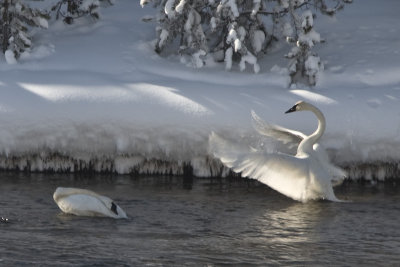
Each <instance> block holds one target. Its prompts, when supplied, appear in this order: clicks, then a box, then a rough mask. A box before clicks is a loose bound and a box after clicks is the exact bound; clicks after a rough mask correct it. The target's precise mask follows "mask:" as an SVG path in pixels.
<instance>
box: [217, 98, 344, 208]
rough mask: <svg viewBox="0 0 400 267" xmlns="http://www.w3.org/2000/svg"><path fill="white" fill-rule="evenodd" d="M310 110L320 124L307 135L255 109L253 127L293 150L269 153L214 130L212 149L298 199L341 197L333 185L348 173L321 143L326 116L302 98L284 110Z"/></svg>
mask: <svg viewBox="0 0 400 267" xmlns="http://www.w3.org/2000/svg"><path fill="white" fill-rule="evenodd" d="M305 110H308V111H311V112H313V113H314V114H315V115H316V116H317V118H318V128H317V130H316V131H315V132H314V133H312V134H311V135H309V136H307V135H305V134H303V133H301V132H298V131H294V130H290V129H286V128H283V127H280V126H276V125H271V124H268V123H266V122H264V121H262V120H261V119H260V118H259V117H258V116H257V114H255V112H254V111H252V118H253V125H254V128H255V129H256V130H257V131H258V132H259V133H261V134H263V135H266V136H269V137H273V138H275V139H277V140H279V141H281V142H283V143H284V144H285V145H286V147H287V149H288V150H289V151H290V150H293V148H294V147H295V146H297V151H296V153H293V154H294V155H292V154H290V153H279V152H276V153H267V152H265V151H260V150H256V149H253V148H250V147H248V146H246V147H244V146H241V145H240V144H233V143H232V142H230V141H228V140H225V139H223V138H221V137H219V136H218V135H217V134H215V133H212V134H211V135H210V138H209V142H210V149H211V152H212V153H213V154H214V156H215V157H217V158H219V159H220V160H221V162H222V163H223V164H224V165H225V166H227V167H229V168H231V169H232V170H233V171H235V172H237V173H240V172H241V173H242V175H243V176H244V177H250V178H254V179H257V180H258V181H260V182H262V183H264V184H266V185H268V186H270V187H271V188H273V189H274V190H276V191H278V192H280V193H282V194H284V195H286V196H288V197H291V198H293V199H295V200H298V201H302V202H306V201H307V200H313V199H326V200H331V201H338V199H337V198H336V196H335V194H334V192H333V188H332V187H333V186H334V185H336V184H339V183H341V181H342V180H343V179H344V178H345V176H346V173H345V172H344V171H343V170H342V169H340V168H338V167H336V166H334V165H333V164H332V163H330V161H329V159H328V156H327V155H326V153H325V151H324V150H323V149H322V148H321V147H320V145H318V143H317V142H318V141H319V139H320V138H321V136H322V135H323V133H324V131H325V127H326V122H325V117H324V115H323V114H322V112H321V111H320V110H319V109H318V108H316V107H315V106H313V105H311V104H309V103H307V102H304V101H300V102H297V103H296V104H295V105H294V106H293V107H292V108H291V109H289V110H288V111H286V112H285V113H291V112H295V111H305Z"/></svg>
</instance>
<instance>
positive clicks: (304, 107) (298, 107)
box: [285, 101, 312, 113]
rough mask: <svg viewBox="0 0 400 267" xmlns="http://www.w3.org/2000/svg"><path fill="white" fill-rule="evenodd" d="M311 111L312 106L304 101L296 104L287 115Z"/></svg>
mask: <svg viewBox="0 0 400 267" xmlns="http://www.w3.org/2000/svg"><path fill="white" fill-rule="evenodd" d="M311 109H312V106H311V105H310V104H308V103H307V102H304V101H299V102H297V103H296V104H294V106H293V107H291V108H290V109H289V110H288V111H286V112H285V113H291V112H295V111H302V110H311Z"/></svg>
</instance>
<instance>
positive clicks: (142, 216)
mask: <svg viewBox="0 0 400 267" xmlns="http://www.w3.org/2000/svg"><path fill="white" fill-rule="evenodd" d="M57 186H66V187H80V188H88V189H91V190H94V191H96V192H98V193H101V194H104V195H107V196H109V197H111V198H112V199H114V200H115V201H116V202H117V203H118V204H119V205H120V206H121V207H122V208H123V209H124V210H125V211H126V212H127V214H128V216H129V217H130V218H129V219H128V220H113V219H109V218H86V217H76V216H73V215H66V214H63V213H61V212H60V210H59V209H58V207H57V206H56V204H55V203H54V202H53V199H52V194H53V192H54V190H55V188H56V187H57ZM335 193H336V195H337V196H338V197H339V198H341V199H348V200H350V201H349V202H344V203H333V202H324V201H320V202H310V203H307V204H302V203H298V202H294V201H292V200H291V199H288V198H286V197H284V196H282V195H280V194H278V193H276V192H275V191H273V190H271V189H269V188H268V187H266V186H263V185H260V184H258V183H255V182H250V181H247V180H235V181H231V180H220V179H214V180H210V179H188V180H186V179H182V178H176V177H143V178H131V177H129V176H95V177H76V176H71V175H41V174H40V175H39V174H36V175H24V174H1V176H0V217H4V218H8V219H9V222H7V223H6V222H0V232H1V242H0V265H4V266H13V265H14V266H15V265H17V266H20V265H29V266H31V265H41V266H43V265H44V266H46V265H51V266H55V265H56V266H62V265H68V266H70V265H106V266H107V265H108V266H143V265H149V266H206V265H208V266H220V265H231V266H265V265H314V266H322V265H345V266H346V265H347V266H364V265H378V266H381V265H385V266H388V265H396V264H398V262H400V256H399V247H400V230H398V226H397V225H398V218H399V216H400V206H399V204H398V203H399V200H400V191H399V187H398V186H395V185H375V186H371V185H361V184H356V183H354V184H347V185H344V186H342V187H340V188H338V189H337V190H336V192H335Z"/></svg>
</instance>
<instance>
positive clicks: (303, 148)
mask: <svg viewBox="0 0 400 267" xmlns="http://www.w3.org/2000/svg"><path fill="white" fill-rule="evenodd" d="M307 110H310V111H312V112H313V113H314V114H315V115H316V116H317V118H318V128H317V130H315V132H313V133H312V134H311V135H309V136H307V137H306V138H304V139H303V141H301V143H300V144H299V147H298V148H297V154H300V153H309V152H310V151H312V149H313V145H314V144H315V143H317V142H318V140H319V139H320V138H321V136H322V135H323V134H324V132H325V128H326V121H325V117H324V114H322V112H321V111H320V110H319V109H318V108H316V107H314V106H312V105H309V106H308V108H307Z"/></svg>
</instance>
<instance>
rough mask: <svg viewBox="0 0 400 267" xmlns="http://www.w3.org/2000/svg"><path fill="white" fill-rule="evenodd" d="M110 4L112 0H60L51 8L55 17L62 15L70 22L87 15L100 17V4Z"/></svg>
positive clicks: (65, 20)
mask: <svg viewBox="0 0 400 267" xmlns="http://www.w3.org/2000/svg"><path fill="white" fill-rule="evenodd" d="M102 3H106V4H110V5H111V4H112V0H60V1H58V2H56V4H55V5H53V7H52V8H51V10H52V11H54V12H55V13H56V19H59V18H60V17H63V20H64V22H65V23H67V24H72V23H73V22H74V19H77V18H79V17H83V16H89V17H91V18H93V19H99V18H100V5H101V4H102Z"/></svg>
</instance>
